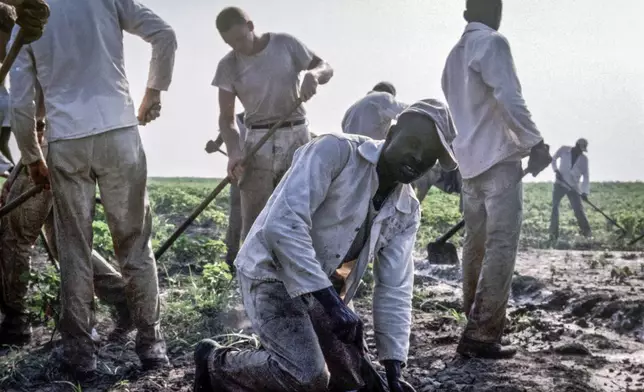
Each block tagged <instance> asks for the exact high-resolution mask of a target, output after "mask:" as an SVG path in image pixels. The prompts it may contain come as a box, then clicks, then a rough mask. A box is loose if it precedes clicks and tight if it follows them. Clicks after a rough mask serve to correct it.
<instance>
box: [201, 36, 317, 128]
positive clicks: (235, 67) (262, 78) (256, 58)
mask: <svg viewBox="0 0 644 392" xmlns="http://www.w3.org/2000/svg"><path fill="white" fill-rule="evenodd" d="M268 34H269V37H270V39H269V41H268V45H267V46H266V48H264V50H262V51H261V52H259V53H257V54H255V55H252V56H246V55H244V54H241V53H237V52H235V51H232V50H231V51H230V52H229V53H228V54H227V55H226V56H224V58H222V59H221V61H219V65H218V66H217V71H216V72H215V77H214V79H213V81H212V85H213V86H215V87H218V88H220V89H222V90H225V91H228V92H231V93H234V94H235V95H236V96H237V98H239V100H240V101H241V103H242V106H243V107H244V113H245V118H244V123H245V124H246V126H247V127H248V128H249V129H250V127H252V126H257V125H264V124H272V123H275V122H277V121H279V120H280V119H281V118H282V117H283V116H285V115H287V114H288V112H289V111H290V110H291V109H292V108H293V106H294V105H295V102H296V101H297V99H298V97H299V96H300V72H302V71H305V70H307V69H308V68H309V65H310V64H311V62H312V61H313V59H314V58H315V53H313V51H311V50H310V49H309V48H307V47H306V46H305V45H304V44H303V43H302V42H300V41H299V40H298V39H297V38H295V37H293V36H292V35H289V34H284V33H268ZM305 117H306V110H305V109H304V105H300V106H299V108H298V109H296V110H295V112H293V114H291V116H290V117H288V118H287V120H286V121H297V120H304V119H305Z"/></svg>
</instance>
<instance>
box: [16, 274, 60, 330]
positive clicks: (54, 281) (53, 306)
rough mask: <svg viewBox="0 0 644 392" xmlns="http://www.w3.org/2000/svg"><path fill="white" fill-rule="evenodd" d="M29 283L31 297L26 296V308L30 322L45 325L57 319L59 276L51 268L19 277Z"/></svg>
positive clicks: (58, 311)
mask: <svg viewBox="0 0 644 392" xmlns="http://www.w3.org/2000/svg"><path fill="white" fill-rule="evenodd" d="M21 279H26V280H27V281H28V282H29V287H30V290H31V292H32V293H31V295H28V296H27V308H28V309H29V313H30V318H31V319H32V321H36V322H40V323H47V322H50V321H54V320H57V319H58V315H59V313H60V310H59V309H60V294H59V293H60V274H59V272H58V271H57V270H56V269H55V268H54V267H53V266H47V268H45V269H44V270H42V271H41V270H32V271H31V272H30V273H29V274H27V275H24V276H21Z"/></svg>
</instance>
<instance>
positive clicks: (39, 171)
mask: <svg viewBox="0 0 644 392" xmlns="http://www.w3.org/2000/svg"><path fill="white" fill-rule="evenodd" d="M29 176H30V177H31V180H32V181H33V182H34V184H36V185H44V187H45V189H50V188H51V186H50V184H49V168H48V167H47V164H46V163H45V161H43V160H42V159H39V160H37V161H36V162H34V163H30V164H29Z"/></svg>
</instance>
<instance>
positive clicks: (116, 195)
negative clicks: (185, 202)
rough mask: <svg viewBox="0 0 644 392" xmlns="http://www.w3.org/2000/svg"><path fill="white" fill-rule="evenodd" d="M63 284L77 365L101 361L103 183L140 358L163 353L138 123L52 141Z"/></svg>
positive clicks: (66, 336) (66, 339)
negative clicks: (98, 310) (97, 337)
mask: <svg viewBox="0 0 644 392" xmlns="http://www.w3.org/2000/svg"><path fill="white" fill-rule="evenodd" d="M47 161H48V164H49V171H50V176H51V183H52V190H53V192H54V219H55V227H56V234H57V235H56V242H57V245H58V252H59V256H60V257H59V259H60V268H61V286H62V291H61V293H62V295H61V297H62V305H63V310H62V319H61V334H62V337H63V348H64V353H65V358H66V359H67V360H68V361H70V365H75V366H76V367H77V368H81V369H86V368H90V369H91V368H93V367H94V366H95V356H94V343H93V342H92V340H91V336H90V334H91V326H90V303H91V300H92V298H93V294H94V285H93V280H92V275H93V271H92V265H91V263H90V260H91V252H92V217H93V215H94V208H95V203H96V199H95V195H96V184H98V188H99V191H100V195H101V199H102V202H103V207H104V209H105V216H106V219H107V224H108V226H109V228H110V233H111V235H112V240H113V244H114V253H115V255H116V259H117V261H118V263H119V266H120V269H121V273H122V275H123V279H124V280H125V293H126V296H127V300H128V305H129V309H130V313H131V314H132V318H133V321H134V325H135V326H136V328H137V330H138V334H137V339H136V351H137V354H138V355H139V357H140V358H142V359H144V358H155V359H156V358H164V357H165V342H164V341H163V338H162V335H161V327H160V317H159V313H160V312H159V310H160V304H159V288H158V279H157V271H156V262H155V260H154V255H153V253H152V249H151V243H150V237H151V230H152V216H151V213H150V205H149V202H148V196H147V190H146V181H147V164H146V157H145V153H144V151H143V146H142V145H141V139H140V137H139V132H138V128H137V127H130V128H123V129H119V130H113V131H109V132H105V133H102V134H99V135H95V136H90V137H86V138H82V139H74V140H64V141H55V142H53V143H50V144H49V154H48V157H47Z"/></svg>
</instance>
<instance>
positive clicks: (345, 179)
mask: <svg viewBox="0 0 644 392" xmlns="http://www.w3.org/2000/svg"><path fill="white" fill-rule="evenodd" d="M383 144H384V141H374V140H372V139H369V138H366V137H363V136H357V135H343V134H327V135H322V136H319V137H318V138H317V139H315V140H313V141H312V142H310V143H308V144H306V145H304V146H302V147H300V149H298V150H297V152H296V153H295V156H294V158H293V164H292V165H291V168H290V169H289V170H288V171H287V172H286V174H285V175H284V177H283V178H282V181H280V183H279V185H278V186H277V188H276V189H275V191H274V192H273V194H272V196H271V197H270V199H269V200H268V202H267V204H266V207H264V210H263V211H262V212H261V214H260V215H259V217H258V218H257V219H256V220H255V223H254V224H253V226H252V228H251V230H250V232H249V234H248V236H247V237H246V240H245V241H244V244H243V245H242V247H241V249H240V251H239V255H238V256H237V259H236V261H235V264H236V266H237V271H238V273H241V274H243V275H244V276H246V277H248V278H250V279H256V280H268V281H279V282H282V283H283V284H284V286H285V288H286V290H287V292H288V293H289V295H290V296H291V297H297V296H300V295H305V294H309V293H312V292H314V291H317V290H321V289H324V288H327V287H331V286H332V284H331V281H330V280H329V277H330V276H332V275H333V274H334V273H335V271H336V269H337V268H338V265H339V264H340V263H341V262H342V261H344V260H345V259H347V258H352V257H351V256H354V255H351V254H350V253H354V252H350V248H351V246H352V244H354V243H360V242H362V241H361V239H358V240H357V241H356V237H357V236H358V234H359V232H360V229H361V227H363V225H365V222H367V226H366V227H368V231H367V236H366V240H365V242H364V244H363V246H362V247H361V249H359V252H356V254H357V260H356V264H355V266H354V267H353V268H352V270H351V273H350V274H349V276H348V278H347V281H346V286H347V291H346V296H345V298H344V300H345V302H346V303H348V302H349V301H351V299H352V298H353V296H354V295H355V293H356V290H357V289H358V286H359V284H360V280H361V279H362V276H363V275H364V273H365V271H366V268H367V266H368V264H369V263H371V262H373V263H374V264H373V266H374V267H373V271H374V278H375V287H374V293H373V316H374V329H375V337H376V346H377V349H378V356H379V358H380V359H381V360H385V359H395V360H399V361H403V362H405V361H406V360H407V354H408V350H409V334H410V328H411V299H412V291H413V290H412V288H413V281H414V263H413V258H412V251H413V249H414V242H415V240H416V232H417V230H418V227H419V225H420V209H419V203H418V200H417V199H416V196H415V195H414V191H413V190H412V188H411V186H410V185H403V184H400V185H398V186H397V187H396V188H395V189H394V190H393V191H392V193H391V194H390V195H389V197H388V198H387V199H386V201H385V202H384V203H383V204H382V206H381V207H380V209H379V210H378V211H377V212H376V211H374V210H373V207H372V198H373V196H374V195H375V194H376V191H377V189H378V174H377V172H376V165H377V162H378V157H379V156H380V153H381V151H382V147H383ZM370 210H371V212H372V219H370V220H369V221H367V217H368V216H369V212H370ZM354 251H355V249H354Z"/></svg>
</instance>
